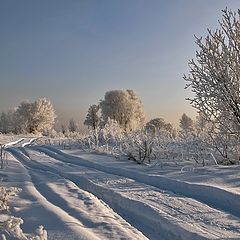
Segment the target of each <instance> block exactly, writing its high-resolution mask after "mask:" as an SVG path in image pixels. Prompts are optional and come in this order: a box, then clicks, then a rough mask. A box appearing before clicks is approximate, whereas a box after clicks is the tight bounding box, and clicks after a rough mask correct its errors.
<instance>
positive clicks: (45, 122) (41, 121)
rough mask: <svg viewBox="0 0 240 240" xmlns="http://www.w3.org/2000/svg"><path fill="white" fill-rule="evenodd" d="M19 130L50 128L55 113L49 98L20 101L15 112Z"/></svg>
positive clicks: (35, 131) (31, 131)
mask: <svg viewBox="0 0 240 240" xmlns="http://www.w3.org/2000/svg"><path fill="white" fill-rule="evenodd" d="M14 115H15V118H16V121H17V122H18V129H19V130H18V131H19V132H28V133H38V132H43V131H45V130H50V129H52V127H53V125H54V122H55V118H56V114H55V111H54V108H53V106H52V104H51V102H50V101H49V100H47V99H46V98H41V99H39V100H37V101H35V102H33V103H30V102H22V103H20V105H19V106H18V107H17V109H16V111H15V113H14Z"/></svg>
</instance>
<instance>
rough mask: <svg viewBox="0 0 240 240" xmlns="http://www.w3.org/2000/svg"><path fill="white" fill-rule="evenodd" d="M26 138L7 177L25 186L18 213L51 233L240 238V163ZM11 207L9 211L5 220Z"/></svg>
mask: <svg viewBox="0 0 240 240" xmlns="http://www.w3.org/2000/svg"><path fill="white" fill-rule="evenodd" d="M27 143H31V141H30V140H29V139H28V140H26V139H24V140H23V141H22V142H21V143H18V144H17V145H15V146H9V147H8V149H7V151H8V152H9V154H11V157H10V156H9V157H8V165H7V166H6V167H5V168H4V169H3V170H1V171H0V179H1V185H3V186H8V187H10V186H11V187H12V186H14V187H19V188H21V189H22V191H21V192H20V193H18V195H17V196H15V197H14V196H13V197H11V198H10V202H9V205H10V213H11V215H13V216H16V217H21V218H23V219H24V224H23V226H22V228H23V231H24V232H26V233H29V232H33V231H34V230H35V229H36V228H37V227H38V226H39V225H43V226H44V227H45V228H46V229H47V232H48V239H160V240H161V239H163V240H164V239H173V240H174V239H183V240H188V239H240V190H239V189H240V166H230V167H223V166H208V167H197V168H194V167H192V166H190V167H188V166H187V167H184V168H183V166H182V165H176V164H175V165H174V164H169V165H166V166H162V165H161V166H154V167H153V166H147V165H137V164H136V163H134V162H132V161H128V160H124V159H122V160H120V159H116V158H114V157H111V156H109V155H108V156H107V155H99V154H93V153H85V152H82V151H79V150H65V151H64V152H63V151H61V150H59V149H57V148H54V147H52V146H44V145H43V146H37V145H29V144H27ZM8 214H9V213H6V212H4V213H2V214H1V215H0V220H2V221H4V219H6V217H7V215H8Z"/></svg>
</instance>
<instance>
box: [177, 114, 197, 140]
mask: <svg viewBox="0 0 240 240" xmlns="http://www.w3.org/2000/svg"><path fill="white" fill-rule="evenodd" d="M179 127H180V137H181V138H188V137H190V136H192V135H193V132H194V124H193V120H192V119H191V118H190V117H188V116H187V115H186V114H185V113H184V114H183V115H182V117H181V119H180V124H179Z"/></svg>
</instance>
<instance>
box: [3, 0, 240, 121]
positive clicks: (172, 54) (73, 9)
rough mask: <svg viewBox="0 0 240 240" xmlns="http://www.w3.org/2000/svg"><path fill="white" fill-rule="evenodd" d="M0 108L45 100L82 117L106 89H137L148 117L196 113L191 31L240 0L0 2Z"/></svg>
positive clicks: (65, 114) (64, 113)
mask: <svg viewBox="0 0 240 240" xmlns="http://www.w3.org/2000/svg"><path fill="white" fill-rule="evenodd" d="M0 3H1V4H0V103H1V104H0V112H2V111H7V110H8V109H11V108H13V107H15V106H17V105H18V104H19V103H20V102H21V101H22V100H30V101H34V100H36V99H38V98H40V97H46V98H48V99H50V100H51V102H52V103H53V105H54V107H55V109H56V113H57V115H58V116H59V120H58V121H59V122H62V121H64V120H65V121H66V120H69V119H70V118H73V119H75V120H76V121H77V122H82V121H83V119H84V117H85V115H86V112H87V110H88V107H89V106H90V105H91V104H95V103H98V102H99V100H100V99H102V98H103V97H104V94H105V92H106V91H109V90H114V89H133V90H135V91H136V92H137V93H138V95H139V96H140V98H141V100H142V102H143V104H144V110H145V114H146V117H147V120H149V119H151V118H154V117H163V118H164V119H165V120H166V121H168V122H171V123H173V124H175V125H177V123H178V121H179V118H180V117H181V115H182V113H183V112H185V113H186V114H187V115H189V116H194V114H195V110H194V109H193V108H192V107H191V106H190V105H189V103H188V102H187V101H186V100H185V98H186V97H188V96H190V95H191V93H190V91H186V90H184V86H185V82H184V80H183V79H182V76H183V74H184V73H186V74H187V73H188V66H187V63H188V60H189V59H191V58H194V55H195V51H196V50H197V47H196V44H195V43H194V34H196V35H197V36H206V33H207V28H210V29H215V28H217V27H218V22H217V21H218V19H220V18H221V10H222V9H224V8H225V7H226V6H227V7H228V8H230V9H232V10H234V11H236V10H237V8H239V7H240V1H239V0H175V1H174V0H169V1H167V0H166V1H161V0H158V1H157V0H155V1H154V0H149V1H145V0H121V1H114V0H98V1H97V0H96V1H94V0H82V1H77V0H70V1H67V0H65V1H63V0H42V1H31V0H0Z"/></svg>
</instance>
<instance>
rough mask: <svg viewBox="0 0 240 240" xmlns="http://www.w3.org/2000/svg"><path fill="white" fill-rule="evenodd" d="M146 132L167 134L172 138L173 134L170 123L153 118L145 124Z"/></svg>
mask: <svg viewBox="0 0 240 240" xmlns="http://www.w3.org/2000/svg"><path fill="white" fill-rule="evenodd" d="M145 128H146V130H147V131H148V132H150V133H153V134H160V133H161V132H167V133H168V134H169V136H170V137H173V138H174V135H175V132H174V128H173V126H172V124H171V123H166V122H165V120H164V119H163V118H154V119H151V120H150V121H149V122H147V123H146V126H145Z"/></svg>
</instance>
